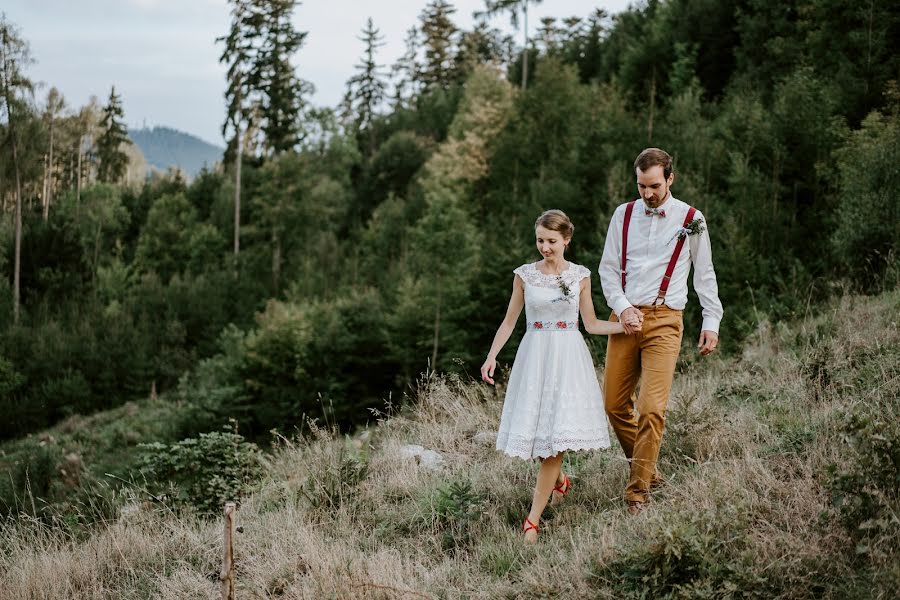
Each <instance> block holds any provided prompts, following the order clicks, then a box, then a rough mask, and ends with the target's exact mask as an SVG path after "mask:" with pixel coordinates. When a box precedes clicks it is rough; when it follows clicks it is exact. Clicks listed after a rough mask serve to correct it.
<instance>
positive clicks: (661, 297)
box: [653, 207, 697, 305]
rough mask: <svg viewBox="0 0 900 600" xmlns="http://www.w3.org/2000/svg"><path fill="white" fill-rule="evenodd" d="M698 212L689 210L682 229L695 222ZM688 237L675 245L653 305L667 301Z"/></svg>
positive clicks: (694, 209) (679, 240)
mask: <svg viewBox="0 0 900 600" xmlns="http://www.w3.org/2000/svg"><path fill="white" fill-rule="evenodd" d="M695 212H697V209H696V208H694V207H691V208H689V209H688V212H687V216H686V217H685V218H684V225H682V227H687V226H688V223H690V222H691V221H693V220H694V213H695ZM687 237H688V236H686V235H684V236H681V237H680V238H679V239H678V243H677V244H675V251H674V252H672V258H671V259H670V260H669V266H668V267H666V274H665V275H663V280H662V283H661V284H660V285H659V293H658V294H657V295H656V300H654V301H653V304H654V305H655V304H657V303H659V304H663V303H664V302H665V300H666V292H667V291H668V289H669V280H670V279H672V273H674V272H675V263H677V262H678V257H679V256H680V255H681V249H682V247H684V240H686V239H687Z"/></svg>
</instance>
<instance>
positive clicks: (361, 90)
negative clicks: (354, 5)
mask: <svg viewBox="0 0 900 600" xmlns="http://www.w3.org/2000/svg"><path fill="white" fill-rule="evenodd" d="M383 39H384V37H383V36H382V35H381V33H380V32H379V31H378V29H376V28H375V25H374V24H373V23H372V18H371V17H369V20H368V21H367V22H366V27H365V29H363V32H362V37H360V38H359V40H360V41H362V42H363V43H364V44H365V45H366V51H365V56H364V57H363V59H362V62H361V63H359V64H357V65H356V70H357V71H358V73H357V74H356V75H354V76H353V77H352V78H351V79H350V81H349V82H348V87H349V100H350V103H351V107H352V110H353V112H355V116H356V119H355V124H356V129H357V131H358V132H359V133H360V134H363V133H365V135H366V141H367V149H368V152H367V155H368V156H372V154H374V153H375V130H374V128H373V121H374V120H375V116H376V115H377V111H378V108H379V106H381V104H382V103H383V102H384V97H385V90H386V88H387V83H386V82H385V80H384V75H383V73H382V71H381V70H380V69H381V67H382V66H383V65H379V64H377V63H376V62H375V52H376V51H377V50H378V48H379V47H381V46H383V45H384V42H383Z"/></svg>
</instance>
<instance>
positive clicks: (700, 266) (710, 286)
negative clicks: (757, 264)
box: [598, 194, 724, 333]
mask: <svg viewBox="0 0 900 600" xmlns="http://www.w3.org/2000/svg"><path fill="white" fill-rule="evenodd" d="M625 206H626V205H625V204H622V205H621V206H619V207H618V208H617V209H616V211H615V212H614V213H613V217H612V220H611V221H610V223H609V232H608V233H607V234H606V245H605V246H604V247H603V258H601V259H600V267H599V269H598V271H599V272H600V284H601V286H602V287H603V295H604V296H606V303H607V304H608V305H609V307H610V308H611V309H612V310H614V311H615V313H616V314H617V315H621V314H622V311H624V310H625V309H627V308H629V307H631V306H648V305H651V304H653V301H654V300H655V299H656V297H657V296H658V295H659V286H660V284H662V279H663V276H664V275H665V274H666V267H668V266H669V261H670V260H671V258H672V252H673V251H674V250H675V245H676V243H677V242H678V238H677V232H678V230H679V229H681V226H682V225H683V224H684V218H685V217H686V216H687V212H688V209H689V208H690V207H689V206H688V205H687V204H685V203H684V202H682V201H681V200H678V199H677V198H674V197H673V196H672V195H671V194H669V197H668V198H666V200H665V202H663V203H662V204H661V205H660V206H659V209H660V210H665V211H666V216H665V217H660V216H658V215H647V214H646V213H645V212H644V211H645V210H646V205H645V204H644V201H643V200H640V199H639V200H638V201H637V202H635V203H634V210H633V211H632V213H631V223H630V224H629V228H628V261H627V262H626V264H625V271H626V273H625V278H626V281H625V291H623V290H622V271H621V269H622V222H623V221H624V220H625ZM694 218H695V219H703V224H704V226H706V227H708V224H707V223H706V219H705V218H704V217H703V214H702V213H701V212H700V211H699V210H698V211H697V212H696V213H695V215H694ZM691 263H693V264H694V290H695V291H696V292H697V295H698V296H699V297H700V305H701V306H702V307H703V327H702V329H703V330H704V331H712V332H715V333H718V332H719V323H721V321H722V315H723V314H724V310H723V309H722V303H721V302H720V301H719V286H718V284H717V283H716V272H715V270H714V269H713V262H712V249H711V248H710V245H709V232H708V231H706V230H705V231H704V232H703V233H701V234H699V235H690V236H688V243H686V244H684V246H683V247H682V249H681V255H680V256H679V257H678V262H677V263H675V272H674V273H673V274H672V279H671V280H670V281H669V289H668V291H667V292H666V302H665V303H666V306H668V307H669V308H673V309H675V310H682V309H684V307H685V306H686V305H687V294H688V285H687V278H688V274H689V273H690V270H691Z"/></svg>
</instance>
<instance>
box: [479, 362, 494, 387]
mask: <svg viewBox="0 0 900 600" xmlns="http://www.w3.org/2000/svg"><path fill="white" fill-rule="evenodd" d="M496 368H497V361H496V360H495V359H493V358H490V357H488V359H487V360H485V361H484V364H483V365H481V379H482V380H483V381H484V382H485V383H489V384H491V385H494V369H496Z"/></svg>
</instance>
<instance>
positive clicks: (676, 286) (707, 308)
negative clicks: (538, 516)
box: [599, 148, 723, 515]
mask: <svg viewBox="0 0 900 600" xmlns="http://www.w3.org/2000/svg"><path fill="white" fill-rule="evenodd" d="M634 170H635V174H636V175H637V186H638V192H639V193H640V195H641V197H640V198H639V199H637V200H634V201H632V202H628V203H626V204H623V205H621V206H619V207H618V208H617V209H616V211H615V212H614V213H613V216H612V221H611V222H610V224H609V232H608V233H607V235H606V245H605V247H604V248H603V258H602V259H601V260H600V268H599V271H600V283H601V285H602V287H603V295H604V296H606V303H607V304H608V305H609V307H610V308H611V309H612V310H613V314H612V315H611V316H610V320H612V321H621V322H622V324H623V327H624V329H625V333H622V334H619V335H611V336H609V345H608V347H607V351H606V373H605V375H604V388H605V389H604V396H605V403H606V414H607V415H608V416H609V420H610V422H611V423H612V426H613V429H614V430H615V432H616V436H617V437H618V438H619V443H620V444H621V445H622V450H624V452H625V456H626V457H627V458H628V460H629V462H630V463H631V475H630V477H629V479H628V487H627V488H626V490H625V500H626V501H627V502H628V512H629V513H630V514H632V515H637V514H640V513H641V512H642V511H643V509H644V507H645V506H646V503H647V501H648V499H649V494H650V488H651V487H653V486H655V485H658V484H660V483H661V482H662V478H661V477H660V476H659V473H658V472H657V470H656V459H657V456H658V455H659V445H660V442H661V441H662V434H663V427H664V425H665V420H666V405H667V404H668V402H669V390H670V389H671V387H672V377H673V376H674V374H675V363H676V362H677V360H678V353H679V351H680V350H681V336H682V332H683V329H684V325H683V323H682V319H681V314H682V312H683V309H684V306H685V304H687V292H688V285H687V279H688V274H689V272H690V270H691V264H693V265H694V289H695V290H696V292H697V295H698V296H699V297H700V304H701V305H702V307H703V326H702V331H701V332H700V342H699V349H700V354H701V355H703V356H706V355H707V354H709V353H710V352H712V351H713V350H715V349H716V345H717V344H718V342H719V322H720V321H721V320H722V314H723V310H722V303H721V302H719V292H718V286H717V285H716V273H715V271H714V270H713V263H712V252H711V250H710V245H709V233H708V231H707V226H706V219H705V218H704V217H703V214H702V213H701V212H700V211H698V210H696V209H694V208H692V207H690V206H688V205H687V204H685V203H684V202H682V201H681V200H678V199H677V198H674V197H673V196H672V194H671V192H670V189H669V188H670V187H671V185H672V182H673V181H674V180H675V173H674V172H673V171H672V157H671V156H669V154H667V153H666V152H664V151H663V150H660V149H659V148H647V149H646V150H644V151H643V152H641V153H640V154H639V155H638V157H637V159H636V160H635V161H634ZM632 319H637V320H639V321H641V322H642V323H643V328H642V331H636V330H634V328H633V327H631V326H630V325H629V324H628V321H631V320H632ZM639 377H640V379H641V386H640V393H639V394H638V395H637V398H635V396H634V391H635V387H636V386H637V382H638V378H639ZM635 409H637V414H635Z"/></svg>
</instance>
